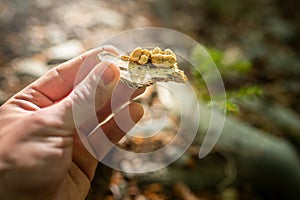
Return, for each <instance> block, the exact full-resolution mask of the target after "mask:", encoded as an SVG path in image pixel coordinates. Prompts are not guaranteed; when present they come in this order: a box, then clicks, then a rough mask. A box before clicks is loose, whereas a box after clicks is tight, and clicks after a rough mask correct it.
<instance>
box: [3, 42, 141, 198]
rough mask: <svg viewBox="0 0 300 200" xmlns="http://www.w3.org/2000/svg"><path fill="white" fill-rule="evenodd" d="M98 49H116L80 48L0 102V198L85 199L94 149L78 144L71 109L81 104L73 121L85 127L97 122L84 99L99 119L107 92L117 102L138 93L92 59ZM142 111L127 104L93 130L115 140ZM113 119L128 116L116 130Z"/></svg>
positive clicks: (107, 104) (107, 103) (106, 109)
mask: <svg viewBox="0 0 300 200" xmlns="http://www.w3.org/2000/svg"><path fill="white" fill-rule="evenodd" d="M102 50H105V51H111V52H112V53H116V51H115V49H114V48H112V47H102V48H98V49H94V50H91V51H89V52H86V53H84V54H83V55H81V56H79V57H77V58H74V59H72V60H70V61H68V62H66V63H63V64H61V65H59V66H57V67H55V68H53V69H51V70H50V71H49V72H47V73H46V74H45V75H44V76H42V77H41V78H40V79H38V80H37V81H35V82H33V83H32V84H30V85H29V86H28V87H26V88H25V89H23V90H22V91H21V92H19V93H17V94H16V95H14V96H13V97H12V98H10V99H9V100H8V101H7V102H6V103H5V104H4V105H2V106H1V107H0V199H2V200H4V199H30V200H32V199H63V200H67V199H72V200H76V199H78V200H79V199H85V197H86V195H87V193H88V191H89V187H90V181H91V180H92V178H93V176H94V172H95V168H96V166H97V163H98V160H97V159H96V158H95V157H94V156H98V154H99V149H98V150H97V152H95V154H96V155H94V156H92V155H91V153H90V152H89V151H87V149H86V148H85V146H84V145H83V144H82V142H81V140H80V139H79V138H80V137H79V135H78V132H77V131H76V130H77V127H78V124H75V123H74V116H75V115H74V116H73V114H74V113H73V112H72V111H73V109H72V108H74V106H75V107H77V108H78V107H79V108H80V107H81V106H82V108H83V109H82V110H83V116H81V117H80V120H79V121H80V123H81V124H79V125H80V127H83V129H84V130H83V131H91V130H93V128H95V126H97V124H94V123H89V118H90V117H91V116H88V115H89V112H90V110H89V109H90V108H88V109H87V110H86V112H84V110H85V107H84V106H86V105H89V102H91V101H92V102H94V103H95V105H93V106H92V107H93V109H94V111H95V113H96V116H97V119H98V120H99V122H101V121H102V120H104V119H105V118H106V117H107V116H109V115H110V114H111V113H112V112H113V110H112V108H111V100H112V94H114V95H113V96H114V99H117V100H115V102H116V103H115V104H116V105H121V104H123V103H124V102H126V101H128V100H129V98H133V97H136V96H138V95H139V94H141V93H142V92H143V89H138V90H136V91H132V90H131V89H129V88H127V87H126V86H124V85H122V84H121V83H119V82H118V81H119V75H120V74H119V70H118V68H117V67H115V66H114V65H109V67H107V64H106V63H99V64H97V63H96V55H97V53H99V52H100V51H102ZM79 72H80V73H79ZM76 77H77V78H76ZM99 77H101V80H100V81H99ZM93 88H94V90H95V91H92V90H93ZM93 92H95V94H94V93H93ZM128 94H129V96H128ZM90 107H91V106H90ZM128 109H129V112H128ZM142 115H143V109H142V107H141V106H140V105H139V104H137V103H131V104H129V105H128V106H126V107H125V108H124V109H122V110H121V111H119V112H118V113H116V114H115V117H114V118H112V119H110V120H109V121H108V122H107V123H105V124H104V125H102V126H101V127H97V129H99V130H102V131H103V132H104V134H105V135H106V136H107V138H108V139H109V140H110V141H112V142H113V143H116V142H118V141H119V140H120V139H121V138H122V137H123V136H124V135H125V134H126V132H127V131H129V130H130V129H131V128H132V127H133V126H134V124H135V123H136V122H137V121H138V120H139V119H140V118H141V117H142ZM115 118H119V119H123V120H128V119H131V120H128V123H127V124H126V126H125V128H124V127H123V128H122V129H121V128H120V127H118V125H117V123H116V121H115ZM97 129H96V132H97ZM81 134H82V133H81ZM86 134H88V132H86ZM95 135H96V134H95ZM100 151H101V147H100ZM105 151H107V150H105V149H104V152H105ZM98 159H99V158H98Z"/></svg>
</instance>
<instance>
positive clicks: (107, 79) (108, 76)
mask: <svg viewBox="0 0 300 200" xmlns="http://www.w3.org/2000/svg"><path fill="white" fill-rule="evenodd" d="M101 79H102V82H103V84H104V85H108V84H109V83H111V82H112V81H113V80H114V71H113V69H112V68H111V67H110V66H108V67H106V69H105V71H104V72H103V74H102V77H101Z"/></svg>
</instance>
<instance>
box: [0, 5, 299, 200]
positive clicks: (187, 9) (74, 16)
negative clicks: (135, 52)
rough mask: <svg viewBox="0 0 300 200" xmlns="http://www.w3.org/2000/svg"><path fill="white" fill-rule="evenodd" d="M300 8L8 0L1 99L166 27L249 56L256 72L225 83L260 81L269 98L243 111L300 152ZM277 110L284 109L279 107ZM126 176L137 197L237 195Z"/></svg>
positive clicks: (1, 22) (2, 16)
mask: <svg viewBox="0 0 300 200" xmlns="http://www.w3.org/2000/svg"><path fill="white" fill-rule="evenodd" d="M299 7H300V2H299V1H293V0H286V1H271V0H264V1H260V0H245V1H238V0H229V1H222V0H201V1H197V0H186V1H179V0H164V1H159V0H145V1H142V0H137V1H132V0H111V1H108V0H107V1H98V0H87V1H80V0H72V1H71V0H48V1H43V0H28V1H22V0H10V1H8V0H0V30H1V31H0V38H1V44H0V103H1V104H2V103H3V102H5V101H6V99H7V98H9V97H10V96H11V95H12V94H14V93H15V92H17V91H19V90H20V89H22V88H23V87H25V86H26V85H28V84H29V83H30V82H32V81H33V80H35V79H36V78H38V77H39V76H41V75H42V74H43V73H45V72H46V71H47V70H48V69H50V68H51V67H53V66H55V65H57V64H59V63H61V62H63V61H66V60H68V59H70V58H72V57H74V56H76V55H78V54H80V53H82V52H84V51H86V50H88V49H91V48H94V47H96V46H97V45H98V44H99V43H101V42H103V41H104V40H105V39H107V38H108V37H110V36H111V35H113V34H117V33H119V32H121V31H124V30H127V29H131V28H140V27H149V26H161V27H165V28H170V29H175V30H177V31H180V32H183V33H185V34H187V35H189V36H190V37H192V38H194V39H195V40H197V41H198V42H199V43H200V44H202V45H204V46H205V47H208V48H214V49H218V50H220V51H222V52H223V53H224V55H233V57H234V55H236V54H238V55H242V56H243V57H246V58H247V59H249V60H250V62H251V63H252V67H251V69H250V71H249V72H248V73H247V74H244V75H243V76H235V77H229V78H228V77H227V78H226V77H225V78H224V82H225V87H226V89H228V90H230V89H238V88H240V87H243V86H251V85H258V86H259V87H260V88H261V89H262V91H263V96H262V99H263V101H262V103H260V104H255V105H254V104H242V105H241V108H240V112H238V113H236V114H235V117H238V118H240V119H242V120H243V121H245V122H247V123H249V124H251V125H252V126H253V127H256V128H258V129H260V130H264V131H266V132H268V133H270V134H272V135H275V136H276V137H279V138H284V139H287V140H288V141H290V142H291V144H294V146H295V148H296V149H298V152H299V149H300V146H298V143H297V138H296V139H295V138H294V135H295V134H298V136H297V137H299V134H300V133H299V130H300V129H298V128H299V125H298V126H297V124H298V122H299V124H300V121H298V120H299V119H300V117H299V115H300V103H299V102H300V81H299V80H300V64H299V63H300V56H299V52H300V40H299V35H300V13H299V12H298V8H299ZM273 105H274V107H272V106H273ZM273 108H278V113H276V112H271V111H274V109H273ZM270 110H271V111H270ZM287 113H288V118H289V119H290V118H292V119H291V121H292V122H291V124H292V125H290V124H289V123H290V121H289V119H287ZM275 115H276V116H275ZM277 115H280V116H279V117H277ZM274 116H275V117H274ZM282 119H286V121H284V120H282ZM283 121H284V122H283ZM291 127H292V128H291ZM293 127H296V128H295V129H296V130H295V129H293ZM121 180H122V181H125V182H126V181H127V182H128V184H127V185H129V186H130V187H129V189H128V191H130V192H131V193H132V196H134V195H136V194H143V195H140V196H139V198H136V199H146V198H148V199H175V198H176V199H226V195H227V196H228V195H229V196H230V194H231V195H232V193H234V194H235V193H237V191H226V192H227V193H230V194H227V193H226V194H225V193H224V194H218V195H219V196H217V195H216V194H215V193H214V191H215V190H214V188H213V189H212V188H208V189H207V191H201V192H200V193H199V194H196V195H195V194H193V192H192V191H191V190H190V189H189V188H188V186H186V185H183V184H177V185H175V186H174V188H175V190H176V191H177V193H176V195H174V194H173V193H172V192H170V191H167V190H164V186H163V185H162V184H158V183H152V184H150V185H148V186H146V187H144V188H139V185H136V183H132V182H130V180H129V179H126V177H124V175H122V174H120V173H119V172H114V176H113V179H112V180H111V181H112V182H115V183H120V182H122V181H121ZM178 191H179V192H178ZM185 194H190V195H185ZM220 195H221V197H220ZM132 196H131V197H132ZM107 198H108V197H107ZM132 198H133V197H132ZM227 199H236V198H235V197H234V195H233V196H231V197H228V198H227ZM245 199H251V196H249V197H248V198H245Z"/></svg>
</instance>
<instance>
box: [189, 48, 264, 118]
mask: <svg viewBox="0 0 300 200" xmlns="http://www.w3.org/2000/svg"><path fill="white" fill-rule="evenodd" d="M205 50H206V51H205ZM234 52H235V53H234ZM207 53H208V54H207ZM228 55H229V56H228ZM230 55H231V57H230ZM192 61H193V64H194V65H195V67H196V69H194V70H193V72H192V74H193V84H194V85H195V87H196V88H197V93H198V96H199V98H200V99H201V100H202V101H204V102H206V103H207V105H208V106H213V105H212V101H213V102H214V105H216V106H217V107H218V108H219V109H221V110H222V111H224V112H228V113H236V112H239V105H238V104H239V102H241V101H249V100H252V99H253V98H258V97H260V96H261V95H262V90H261V88H260V87H259V86H256V85H252V86H239V88H238V89H237V90H227V91H226V94H225V95H226V100H225V101H224V98H223V99H222V97H224V94H210V93H209V92H208V89H207V85H206V84H207V83H206V82H205V81H204V79H203V77H204V76H206V77H207V74H209V73H210V71H211V69H210V68H212V67H217V69H218V70H219V72H220V74H221V76H222V77H223V79H230V78H232V77H236V76H242V75H244V74H246V73H247V72H249V70H250V69H251V67H252V65H251V62H250V61H249V60H248V59H246V58H245V57H243V56H241V54H239V53H238V51H237V50H233V51H231V52H222V51H220V50H218V49H214V48H207V49H203V48H200V47H197V48H195V49H194V51H193V52H192ZM212 61H213V62H212ZM212 65H213V66H212ZM209 77H210V78H211V79H210V80H209V81H210V82H213V81H214V80H213V78H214V76H213V75H209Z"/></svg>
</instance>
